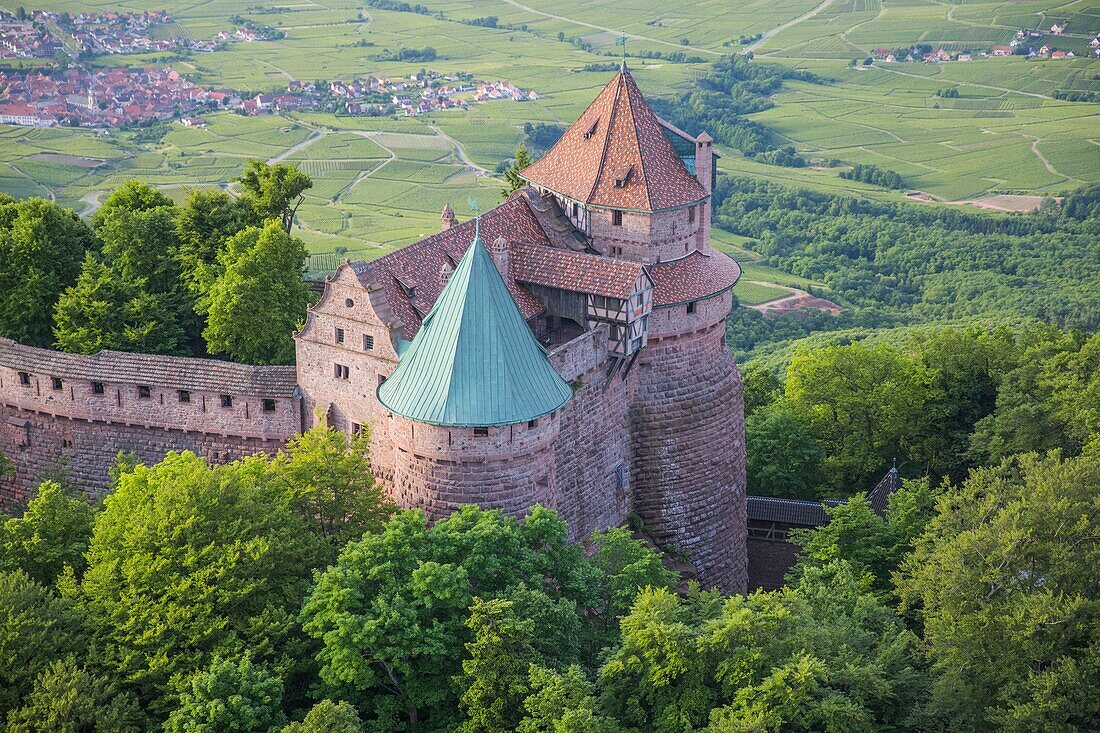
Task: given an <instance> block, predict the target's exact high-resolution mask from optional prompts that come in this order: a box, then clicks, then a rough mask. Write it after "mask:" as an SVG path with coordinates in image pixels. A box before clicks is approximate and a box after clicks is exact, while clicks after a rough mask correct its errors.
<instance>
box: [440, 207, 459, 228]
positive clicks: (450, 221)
mask: <svg viewBox="0 0 1100 733" xmlns="http://www.w3.org/2000/svg"><path fill="white" fill-rule="evenodd" d="M454 225H455V210H454V209H452V208H451V204H450V203H446V204H443V213H442V214H440V215H439V231H441V232H445V231H447V230H448V229H450V228H451V227H453V226H454Z"/></svg>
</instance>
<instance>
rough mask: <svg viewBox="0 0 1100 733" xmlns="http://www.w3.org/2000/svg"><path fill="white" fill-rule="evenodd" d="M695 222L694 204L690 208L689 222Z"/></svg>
mask: <svg viewBox="0 0 1100 733" xmlns="http://www.w3.org/2000/svg"><path fill="white" fill-rule="evenodd" d="M694 223H695V207H694V206H692V207H691V208H689V209H688V224H694Z"/></svg>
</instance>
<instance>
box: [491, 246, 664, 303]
mask: <svg viewBox="0 0 1100 733" xmlns="http://www.w3.org/2000/svg"><path fill="white" fill-rule="evenodd" d="M509 262H510V264H509V268H508V269H509V273H510V274H511V276H512V277H513V278H515V279H516V280H518V281H519V282H521V283H531V284H533V285H542V286H545V287H548V288H557V289H558V290H569V291H571V292H575V293H592V294H593V295H604V296H607V297H609V298H621V299H625V298H626V297H627V296H629V295H630V293H631V292H632V291H633V290H634V283H635V281H636V280H637V279H638V277H639V276H640V275H641V274H642V271H643V268H642V266H641V264H639V263H637V262H627V261H625V260H611V259H607V258H606V257H596V256H594V255H588V254H581V253H579V252H567V251H565V250H561V249H552V248H550V247H537V246H534V245H530V244H514V245H512V247H511V250H510V257H509Z"/></svg>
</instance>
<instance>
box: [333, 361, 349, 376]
mask: <svg viewBox="0 0 1100 733" xmlns="http://www.w3.org/2000/svg"><path fill="white" fill-rule="evenodd" d="M332 376H334V377H336V378H337V379H347V378H348V377H349V376H351V369H349V368H348V366H347V365H346V364H335V363H334V364H333V365H332Z"/></svg>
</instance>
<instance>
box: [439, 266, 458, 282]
mask: <svg viewBox="0 0 1100 733" xmlns="http://www.w3.org/2000/svg"><path fill="white" fill-rule="evenodd" d="M454 271H455V268H453V267H451V263H450V262H447V261H446V260H444V261H443V266H442V267H440V268H439V284H440V285H442V286H443V287H446V286H447V282H448V281H449V280H450V279H451V273H452V272H454Z"/></svg>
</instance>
